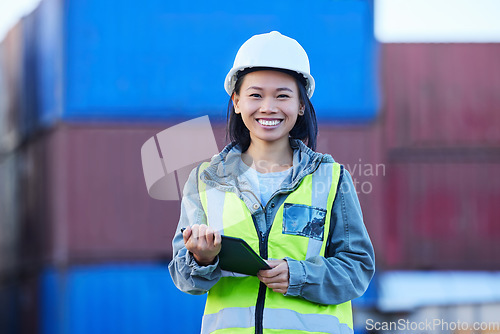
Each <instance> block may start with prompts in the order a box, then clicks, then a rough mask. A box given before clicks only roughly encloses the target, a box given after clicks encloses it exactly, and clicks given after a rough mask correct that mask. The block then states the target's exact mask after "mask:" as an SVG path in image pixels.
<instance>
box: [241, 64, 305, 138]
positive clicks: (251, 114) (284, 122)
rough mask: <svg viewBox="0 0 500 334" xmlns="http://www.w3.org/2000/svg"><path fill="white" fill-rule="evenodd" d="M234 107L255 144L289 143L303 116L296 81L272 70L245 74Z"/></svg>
mask: <svg viewBox="0 0 500 334" xmlns="http://www.w3.org/2000/svg"><path fill="white" fill-rule="evenodd" d="M233 104H234V111H235V113H237V114H241V118H242V119H243V123H245V126H246V127H247V129H248V130H249V131H250V138H251V140H252V142H255V141H256V140H258V141H265V142H269V143H271V142H276V141H280V140H286V141H288V134H289V133H290V131H291V130H292V128H293V126H294V125H295V122H296V121H297V117H298V116H299V114H300V115H303V113H304V111H303V110H304V105H303V104H302V103H301V102H300V100H299V90H298V87H297V82H296V81H295V78H293V77H292V76H290V75H288V74H286V73H283V72H278V71H272V70H269V71H256V72H251V73H248V74H246V75H245V76H244V77H243V82H242V84H241V88H240V92H239V94H236V93H234V95H233Z"/></svg>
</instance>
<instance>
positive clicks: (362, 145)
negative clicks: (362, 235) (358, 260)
mask: <svg viewBox="0 0 500 334" xmlns="http://www.w3.org/2000/svg"><path fill="white" fill-rule="evenodd" d="M382 131H383V123H381V122H375V123H372V124H368V125H358V126H352V125H351V126H342V127H341V126H331V125H330V126H329V125H320V129H319V137H318V147H317V151H318V152H322V153H328V154H331V155H332V156H333V158H334V159H335V160H336V161H337V162H339V163H340V164H342V165H343V166H344V168H345V169H346V170H347V171H349V174H350V175H351V177H352V180H353V184H354V187H355V188H356V193H357V195H358V198H359V201H360V204H361V210H362V212H363V218H364V223H365V225H366V228H367V230H368V233H369V234H370V238H371V240H372V243H373V246H374V248H375V253H376V255H377V259H378V258H379V257H383V256H384V254H383V253H384V251H385V247H384V226H385V223H384V222H385V219H384V215H385V210H384V203H385V201H386V198H385V197H384V194H385V183H386V182H387V172H386V160H385V159H386V155H385V150H384V148H383V146H382V145H383V133H382Z"/></svg>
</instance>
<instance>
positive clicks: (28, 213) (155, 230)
mask: <svg viewBox="0 0 500 334" xmlns="http://www.w3.org/2000/svg"><path fill="white" fill-rule="evenodd" d="M157 126H158V125H155V126H150V127H133V126H128V127H126V126H123V125H119V124H114V125H110V124H108V125H107V126H105V125H103V124H101V125H99V126H97V125H95V126H69V125H64V126H60V127H58V128H57V129H55V130H54V131H52V132H49V133H46V134H45V135H44V136H41V137H40V138H39V140H37V141H33V142H31V143H30V145H27V146H26V147H25V148H23V151H22V154H21V156H22V165H23V166H24V172H23V177H22V182H21V187H22V195H21V196H22V200H21V201H20V205H21V208H20V210H21V212H22V216H21V217H20V221H21V226H22V231H23V233H22V246H23V249H22V258H23V266H24V267H28V268H36V267H37V266H39V265H40V263H58V264H61V263H62V264H66V263H76V262H78V263H80V262H89V261H100V262H102V261H110V260H116V261H119V260H145V259H146V260H153V259H158V260H161V259H170V258H171V256H172V247H171V240H172V237H173V235H174V233H175V229H176V227H177V223H178V219H179V213H180V200H179V199H180V197H178V199H177V200H173V201H158V200H154V199H152V198H151V197H150V196H149V195H148V192H147V189H146V184H145V179H144V174H143V170H142V164H141V146H142V145H143V144H144V143H145V142H146V141H147V140H148V139H149V138H151V137H152V136H153V135H155V134H156V133H158V132H160V131H161V130H163V129H164V128H168V127H169V126H170V125H165V126H164V127H163V128H159V127H157ZM217 137H218V138H219V139H218V140H219V141H220V138H221V137H223V133H221V132H220V131H219V133H218V134H217ZM186 149H188V148H186ZM191 169H192V168H191V167H188V170H187V171H186V170H184V169H183V170H181V171H182V173H178V174H179V175H178V180H179V189H182V188H183V184H184V182H185V180H186V179H187V176H188V173H189V171H190V170H191ZM175 191H176V192H177V189H175Z"/></svg>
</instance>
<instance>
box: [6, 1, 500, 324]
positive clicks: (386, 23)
mask: <svg viewBox="0 0 500 334" xmlns="http://www.w3.org/2000/svg"><path fill="white" fill-rule="evenodd" d="M20 3H21V2H19V4H20ZM403 3H404V4H403ZM1 4H2V5H1V7H0V11H1V13H0V21H2V23H4V25H5V27H6V28H5V32H3V31H0V38H1V42H0V332H1V333H43V334H66V333H71V334H79V333H107V334H109V333H198V332H199V328H200V324H201V315H202V313H203V306H204V302H205V297H203V296H190V295H187V294H183V293H181V292H179V291H178V290H177V289H176V288H175V286H174V285H173V283H172V281H171V278H170V276H169V274H168V270H167V265H168V262H169V261H170V259H171V257H172V248H171V239H172V236H173V234H174V231H175V228H176V225H177V222H178V218H179V204H180V203H179V201H158V200H154V199H152V198H151V197H149V195H148V192H147V190H146V186H145V181H144V175H143V171H142V166H141V153H140V151H141V146H142V145H143V143H144V142H146V140H148V139H149V138H150V137H151V136H153V135H155V134H156V133H157V132H159V131H161V130H163V129H165V128H168V127H170V126H173V125H175V124H178V123H179V122H183V121H187V120H190V119H193V118H195V117H199V116H204V115H208V116H209V118H210V122H211V124H212V127H213V130H214V133H215V137H216V141H217V145H218V148H219V149H222V148H223V146H224V145H225V143H226V142H225V137H224V127H225V117H226V106H227V102H228V96H227V94H226V92H225V91H224V88H223V82H224V78H225V75H226V73H227V72H228V71H229V69H230V68H231V66H232V62H233V60H234V56H235V55H236V52H237V50H238V48H239V46H240V45H241V44H242V43H243V42H244V41H246V40H247V39H248V38H249V37H251V36H252V35H254V34H258V33H265V32H269V31H272V30H279V31H280V32H281V33H283V34H285V35H288V36H291V37H293V38H295V39H296V40H297V41H299V43H301V44H302V46H303V47H304V48H305V50H306V51H307V53H308V55H309V58H310V62H311V71H312V75H313V76H314V78H315V79H316V87H317V89H316V91H315V93H314V96H313V98H312V102H313V104H314V106H315V108H316V111H317V115H318V120H319V124H320V135H319V145H318V151H320V152H325V153H330V154H332V155H333V157H334V158H335V159H336V160H337V161H339V162H341V163H342V164H344V166H345V167H346V168H347V169H348V170H349V171H350V172H351V174H352V176H353V178H354V181H355V184H356V187H357V191H358V193H359V198H360V201H361V205H362V208H363V213H364V218H365V224H366V226H367V229H368V231H369V233H370V236H371V239H372V241H373V244H374V247H375V250H376V257H377V274H376V276H375V278H374V280H373V281H372V283H371V285H370V287H369V289H368V291H367V292H366V293H365V295H364V296H362V297H360V298H358V299H355V300H354V301H353V305H354V308H355V310H354V312H355V313H354V314H355V331H356V333H375V332H380V333H389V332H390V333H397V332H406V333H408V332H410V333H442V332H443V333H461V334H467V333H473V332H474V333H500V328H499V327H498V326H497V327H492V326H484V325H483V326H482V327H483V328H478V329H477V330H472V329H471V328H464V327H463V326H462V327H460V326H458V327H457V326H456V322H457V321H460V322H462V323H466V324H470V326H472V325H473V324H474V323H481V324H485V323H492V322H493V323H494V322H496V324H497V325H498V322H500V316H499V314H500V289H499V286H500V242H499V239H500V223H499V218H500V177H499V175H498V174H499V173H500V131H499V130H500V44H498V43H499V42H500V28H499V24H498V22H496V21H498V19H497V18H498V17H499V15H500V6H499V3H498V1H491V0H475V1H467V0H453V1H449V0H448V1H445V0H439V1H438V0H435V1H423V0H419V1H415V0H411V1H410V0H407V1H397V0H378V1H360V0H337V1H330V0H328V1H327V0H317V1H310V2H307V3H306V2H302V1H297V0H291V1H290V0H289V1H282V0H280V1H274V2H267V1H262V0H255V1H253V2H252V3H247V2H244V3H237V2H229V1H219V2H215V3H212V2H207V1H198V0H194V2H186V3H184V2H180V1H176V2H169V1H159V0H149V1H142V2H139V3H137V2H132V1H96V0H86V1H83V0H71V1H69V0H41V1H34V2H32V3H27V5H26V7H23V8H24V9H23V10H22V11H17V12H16V13H18V16H19V13H21V16H22V18H21V19H19V20H17V17H16V19H11V17H8V15H7V14H8V13H9V11H12V8H13V6H12V4H13V2H9V1H7V2H6V1H2V2H1ZM9 6H10V7H9ZM14 16H15V15H14ZM178 144H179V145H182V142H179V143H178ZM400 319H403V320H404V321H408V322H409V324H410V326H411V324H412V323H415V324H420V323H423V322H426V321H430V322H434V321H435V320H436V319H440V320H442V321H443V322H448V324H449V325H448V327H443V326H434V327H432V328H429V327H426V328H423V329H422V328H418V329H415V328H411V327H410V326H408V325H407V326H406V327H403V328H396V329H394V328H392V329H391V330H386V328H382V327H383V324H384V323H387V322H390V321H394V322H395V321H398V320H400ZM376 322H378V323H379V324H380V325H378V326H377V325H376ZM453 323H455V326H453ZM450 324H451V325H450Z"/></svg>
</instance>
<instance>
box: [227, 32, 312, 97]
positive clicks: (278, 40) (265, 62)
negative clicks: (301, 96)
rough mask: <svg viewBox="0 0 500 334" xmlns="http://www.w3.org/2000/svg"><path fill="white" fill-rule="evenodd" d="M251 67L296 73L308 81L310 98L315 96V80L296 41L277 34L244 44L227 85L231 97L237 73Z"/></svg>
mask: <svg viewBox="0 0 500 334" xmlns="http://www.w3.org/2000/svg"><path fill="white" fill-rule="evenodd" d="M250 67H272V68H279V69H286V70H290V71H295V72H297V73H299V74H302V75H303V76H304V78H306V91H307V96H308V97H309V98H311V96H312V95H313V93H314V79H313V77H312V76H311V74H310V69H309V58H308V57H307V53H306V51H305V50H304V48H302V46H301V45H300V44H299V43H298V42H297V41H296V40H294V39H293V38H290V37H287V36H284V35H282V34H280V33H279V32H277V31H271V32H270V33H267V34H261V35H255V36H252V37H251V38H250V39H249V40H247V41H246V42H245V43H243V45H242V46H241V47H240V49H239V50H238V53H237V54H236V58H235V59H234V64H233V68H232V69H231V70H230V71H229V73H228V74H227V76H226V80H225V82H224V88H225V89H226V92H227V93H228V94H229V95H231V94H232V93H233V90H234V85H235V84H236V80H237V75H238V72H239V71H241V70H243V69H246V68H250Z"/></svg>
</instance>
